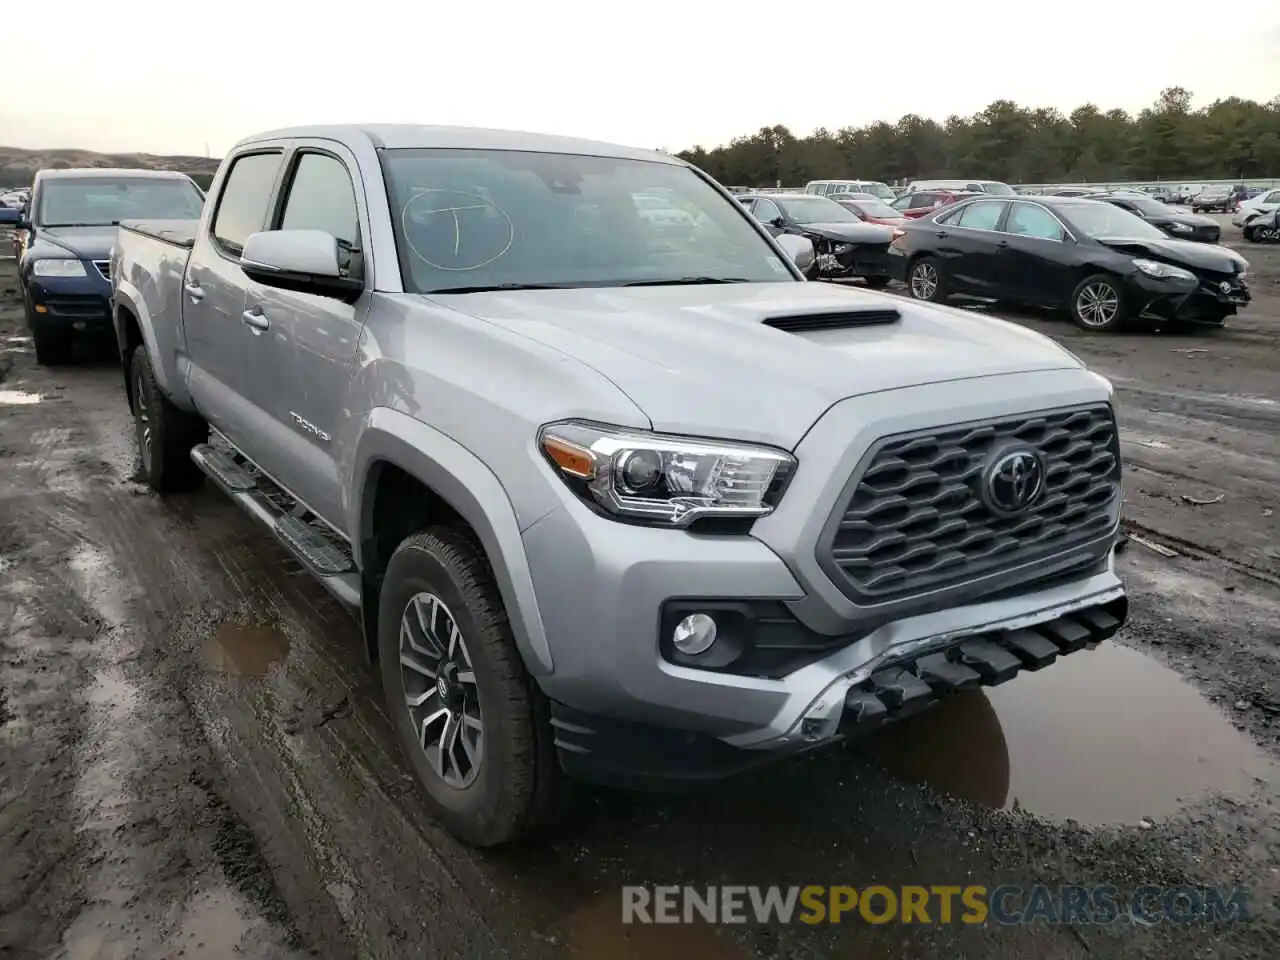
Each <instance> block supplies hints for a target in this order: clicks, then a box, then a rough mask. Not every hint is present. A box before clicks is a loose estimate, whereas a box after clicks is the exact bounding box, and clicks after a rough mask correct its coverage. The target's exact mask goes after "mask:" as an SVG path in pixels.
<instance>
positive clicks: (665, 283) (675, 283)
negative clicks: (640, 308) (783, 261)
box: [623, 277, 751, 287]
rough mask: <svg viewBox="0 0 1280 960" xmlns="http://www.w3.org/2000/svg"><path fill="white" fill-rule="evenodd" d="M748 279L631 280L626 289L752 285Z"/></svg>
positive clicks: (679, 278) (680, 278) (672, 278)
mask: <svg viewBox="0 0 1280 960" xmlns="http://www.w3.org/2000/svg"><path fill="white" fill-rule="evenodd" d="M750 282H751V281H750V280H748V279H747V278H746V277H670V278H668V279H666V280H631V281H629V282H628V283H624V284H623V286H624V287H683V286H692V285H694V284H698V283H750Z"/></svg>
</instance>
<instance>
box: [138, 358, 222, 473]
mask: <svg viewBox="0 0 1280 960" xmlns="http://www.w3.org/2000/svg"><path fill="white" fill-rule="evenodd" d="M129 392H130V401H131V405H132V407H133V420H134V434H135V437H136V439H137V441H138V457H139V460H140V462H141V473H140V476H139V479H140V480H142V481H143V482H144V483H146V484H147V486H149V487H150V488H151V489H152V490H155V491H156V492H157V493H176V492H179V491H182V490H191V489H193V488H194V487H197V486H199V485H200V482H201V480H203V479H204V474H202V473H201V472H200V468H199V467H197V466H196V465H195V464H194V463H192V461H191V448H192V447H194V446H196V445H197V444H200V443H205V442H206V441H207V440H208V439H209V426H208V424H206V423H205V422H204V420H202V419H201V418H200V417H198V416H196V415H195V414H193V413H188V412H187V411H185V410H180V409H179V408H178V407H175V406H174V405H173V403H172V402H170V400H169V398H168V397H166V396H165V395H164V393H163V392H161V390H160V386H159V385H158V384H157V383H156V377H155V373H154V372H153V371H152V369H151V359H150V358H149V357H148V356H147V351H146V348H145V347H138V348H136V349H135V350H134V351H133V356H132V357H130V359H129ZM148 428H150V429H149V432H148Z"/></svg>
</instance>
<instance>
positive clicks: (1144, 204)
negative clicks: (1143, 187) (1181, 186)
mask: <svg viewBox="0 0 1280 960" xmlns="http://www.w3.org/2000/svg"><path fill="white" fill-rule="evenodd" d="M1125 199H1126V200H1127V201H1128V202H1129V203H1131V204H1133V205H1134V206H1135V207H1137V208H1138V209H1139V210H1141V211H1142V212H1143V213H1145V214H1146V215H1147V216H1149V217H1167V216H1170V215H1176V214H1177V212H1178V211H1177V210H1175V209H1173V207H1171V206H1169V205H1168V204H1167V203H1161V202H1160V201H1159V200H1156V199H1154V198H1151V197H1126V198H1125Z"/></svg>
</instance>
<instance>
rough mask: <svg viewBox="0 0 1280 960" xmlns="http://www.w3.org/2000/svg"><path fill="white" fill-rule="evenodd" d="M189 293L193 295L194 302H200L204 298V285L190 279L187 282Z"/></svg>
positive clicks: (192, 300)
mask: <svg viewBox="0 0 1280 960" xmlns="http://www.w3.org/2000/svg"><path fill="white" fill-rule="evenodd" d="M186 291H187V295H188V296H190V297H191V302H192V303H199V302H200V301H201V300H203V299H204V287H202V286H200V284H198V283H196V282H195V281H194V280H188V281H187V283H186Z"/></svg>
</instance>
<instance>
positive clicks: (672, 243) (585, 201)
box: [382, 149, 830, 293]
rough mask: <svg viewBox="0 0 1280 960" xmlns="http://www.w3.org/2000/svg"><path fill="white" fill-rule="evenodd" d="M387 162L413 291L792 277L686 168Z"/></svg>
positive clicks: (498, 155) (746, 221) (508, 154)
mask: <svg viewBox="0 0 1280 960" xmlns="http://www.w3.org/2000/svg"><path fill="white" fill-rule="evenodd" d="M382 163H383V169H384V172H385V175H386V181H387V194H388V199H389V201H390V202H391V206H392V213H393V223H394V225H395V231H396V245H397V248H398V250H399V253H400V271H401V274H402V276H403V279H404V284H405V288H406V289H407V290H410V291H411V292H414V293H432V292H436V293H439V292H444V291H448V292H466V291H467V290H476V289H493V288H495V287H497V288H517V287H521V286H526V287H527V286H538V287H547V286H550V287H603V286H622V285H625V284H628V283H664V282H667V283H681V282H684V283H690V282H705V283H712V282H717V281H721V282H724V281H753V282H764V281H780V280H781V281H795V280H796V276H795V274H794V273H792V272H791V270H790V269H788V267H787V265H785V264H784V263H783V262H782V261H781V259H779V257H778V255H777V254H776V253H775V252H774V250H773V248H772V247H770V245H769V244H768V242H767V241H766V240H765V239H764V238H763V237H762V236H761V235H760V233H759V232H758V231H757V230H756V228H755V227H754V226H753V225H752V221H751V219H750V214H748V213H747V212H746V211H745V210H744V209H743V208H742V206H741V205H740V204H738V203H735V202H733V201H732V200H729V199H726V198H725V197H724V196H722V195H721V194H720V193H719V192H718V191H717V190H716V189H715V188H714V187H713V186H711V184H709V183H708V182H707V181H705V180H703V179H702V177H700V176H699V175H698V174H696V173H694V172H693V171H692V170H691V169H689V168H688V167H685V166H682V165H678V164H672V163H662V162H658V161H648V160H631V159H620V158H615V157H596V156H582V155H577V154H557V153H534V152H529V151H522V150H445V149H397V150H386V151H383V153H382ZM814 199H815V200H817V199H820V198H816V197H815V198H814ZM823 202H826V203H829V202H830V201H823Z"/></svg>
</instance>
